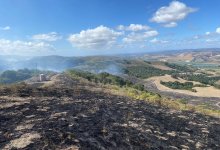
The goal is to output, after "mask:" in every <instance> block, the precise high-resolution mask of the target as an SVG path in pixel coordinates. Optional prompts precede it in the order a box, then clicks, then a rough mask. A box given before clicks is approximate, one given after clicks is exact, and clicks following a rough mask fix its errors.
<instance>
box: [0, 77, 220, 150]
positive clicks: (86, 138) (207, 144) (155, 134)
mask: <svg viewBox="0 0 220 150" xmlns="http://www.w3.org/2000/svg"><path fill="white" fill-rule="evenodd" d="M57 78H59V80H56V82H54V83H52V84H48V85H47V86H41V87H36V86H33V85H26V84H23V85H19V86H18V87H15V89H14V90H15V91H16V92H15V91H13V93H14V95H13V96H12V95H11V92H10V90H11V87H9V86H8V87H5V88H3V89H1V95H4V96H1V98H0V104H1V107H0V124H1V125H0V149H208V148H210V149H219V148H220V136H219V135H220V120H219V119H218V118H214V117H209V116H204V115H201V114H197V113H193V112H187V111H174V110H170V109H168V108H162V107H158V106H153V105H151V104H149V103H147V102H146V101H142V100H132V99H130V98H128V97H123V96H117V95H112V94H109V93H106V92H101V90H97V91H95V90H94V89H95V87H94V84H85V83H81V82H80V81H78V80H71V79H69V78H68V77H66V76H63V75H62V76H57ZM95 86H97V88H99V87H98V85H95ZM91 89H93V90H91Z"/></svg>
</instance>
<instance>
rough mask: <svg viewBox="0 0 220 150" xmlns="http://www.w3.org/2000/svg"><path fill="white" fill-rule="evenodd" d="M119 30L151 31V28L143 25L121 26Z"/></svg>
mask: <svg viewBox="0 0 220 150" xmlns="http://www.w3.org/2000/svg"><path fill="white" fill-rule="evenodd" d="M117 29H118V30H127V31H134V32H135V31H144V30H149V29H150V27H149V26H146V25H141V24H130V25H129V26H124V25H119V26H118V27H117Z"/></svg>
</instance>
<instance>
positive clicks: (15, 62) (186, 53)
mask: <svg viewBox="0 0 220 150" xmlns="http://www.w3.org/2000/svg"><path fill="white" fill-rule="evenodd" d="M140 59H142V60H147V61H161V62H192V63H213V64H219V63H220V49H217V48H214V49H193V50H179V51H177V50H176V51H175V50H173V51H162V52H151V53H141V54H140V53H137V54H123V55H122V54H121V55H112V56H87V57H64V56H55V55H52V56H38V57H25V56H0V71H4V70H17V69H24V68H27V69H40V70H52V71H58V72H60V71H64V70H66V69H72V68H76V69H82V70H86V71H92V72H97V73H99V72H103V71H106V72H108V71H110V73H117V72H120V70H121V69H122V66H123V65H126V64H128V63H134V62H132V61H131V60H140ZM129 61H130V62H129Z"/></svg>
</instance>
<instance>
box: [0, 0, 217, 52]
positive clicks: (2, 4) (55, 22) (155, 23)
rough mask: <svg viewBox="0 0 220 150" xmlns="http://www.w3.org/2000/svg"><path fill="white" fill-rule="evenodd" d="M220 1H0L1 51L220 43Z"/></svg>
mask: <svg viewBox="0 0 220 150" xmlns="http://www.w3.org/2000/svg"><path fill="white" fill-rule="evenodd" d="M219 14H220V1H219V0H181V1H179V0H178V1H177V0H0V55H30V56H40V55H63V56H85V55H109V54H124V53H140V52H152V51H162V50H182V49H196V48H220V17H219Z"/></svg>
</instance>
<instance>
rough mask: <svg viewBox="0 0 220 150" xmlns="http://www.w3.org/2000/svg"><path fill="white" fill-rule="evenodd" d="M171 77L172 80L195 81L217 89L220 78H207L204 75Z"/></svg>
mask: <svg viewBox="0 0 220 150" xmlns="http://www.w3.org/2000/svg"><path fill="white" fill-rule="evenodd" d="M172 77H174V78H178V77H179V78H182V79H184V80H188V81H196V82H200V83H202V84H205V85H211V86H214V87H216V88H219V87H218V85H217V84H216V82H217V81H219V80H220V76H208V75H205V74H192V73H191V74H187V73H186V74H173V75H172Z"/></svg>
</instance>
